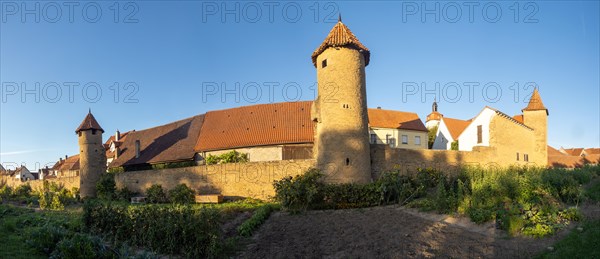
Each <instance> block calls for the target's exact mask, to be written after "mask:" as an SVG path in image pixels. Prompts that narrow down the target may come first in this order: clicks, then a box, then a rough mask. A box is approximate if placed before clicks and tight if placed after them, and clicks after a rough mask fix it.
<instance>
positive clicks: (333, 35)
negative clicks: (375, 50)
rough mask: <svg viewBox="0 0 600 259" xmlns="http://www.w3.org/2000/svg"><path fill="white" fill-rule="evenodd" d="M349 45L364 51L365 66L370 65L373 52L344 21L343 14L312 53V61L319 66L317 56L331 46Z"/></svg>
mask: <svg viewBox="0 0 600 259" xmlns="http://www.w3.org/2000/svg"><path fill="white" fill-rule="evenodd" d="M342 46H348V47H352V48H356V49H358V50H359V51H361V52H362V53H363V55H364V56H365V66H367V65H369V57H370V56H371V52H370V51H369V49H368V48H367V47H365V46H364V45H363V44H362V43H360V41H358V39H357V38H356V36H354V34H353V33H352V32H351V31H350V29H348V27H346V25H344V23H342V18H341V16H340V17H339V18H338V22H337V24H335V26H333V28H332V29H331V31H330V32H329V35H327V38H325V40H324V41H323V43H321V46H319V47H318V48H317V49H316V50H315V52H313V54H312V56H311V57H312V62H313V64H314V65H315V67H316V66H317V57H318V56H319V55H321V53H323V51H325V50H326V49H327V48H329V47H342Z"/></svg>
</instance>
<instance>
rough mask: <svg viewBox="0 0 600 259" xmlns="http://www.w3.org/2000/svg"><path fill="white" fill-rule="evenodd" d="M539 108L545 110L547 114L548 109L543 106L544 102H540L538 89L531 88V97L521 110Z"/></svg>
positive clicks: (536, 109) (535, 109)
mask: <svg viewBox="0 0 600 259" xmlns="http://www.w3.org/2000/svg"><path fill="white" fill-rule="evenodd" d="M539 110H545V111H546V114H548V109H546V106H544V103H543V102H542V97H541V96H540V93H539V92H538V89H537V88H535V89H533V94H532V95H531V99H529V103H528V104H527V107H525V108H524V109H523V111H539Z"/></svg>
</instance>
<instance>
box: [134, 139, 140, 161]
mask: <svg viewBox="0 0 600 259" xmlns="http://www.w3.org/2000/svg"><path fill="white" fill-rule="evenodd" d="M140 151H141V150H140V141H139V140H136V141H135V158H140V153H141V152H140Z"/></svg>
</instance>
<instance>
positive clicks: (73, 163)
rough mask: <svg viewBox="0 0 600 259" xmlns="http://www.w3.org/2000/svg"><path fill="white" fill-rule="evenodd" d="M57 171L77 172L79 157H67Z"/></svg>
mask: <svg viewBox="0 0 600 259" xmlns="http://www.w3.org/2000/svg"><path fill="white" fill-rule="evenodd" d="M58 170H59V171H72V170H79V155H74V156H70V157H67V159H65V160H63V163H62V164H61V165H60V167H59V168H58Z"/></svg>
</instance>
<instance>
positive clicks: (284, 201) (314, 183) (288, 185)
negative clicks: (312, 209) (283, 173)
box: [273, 168, 323, 212]
mask: <svg viewBox="0 0 600 259" xmlns="http://www.w3.org/2000/svg"><path fill="white" fill-rule="evenodd" d="M322 177H323V174H322V173H321V172H320V171H319V170H318V169H314V168H313V169H309V170H308V171H307V172H306V173H305V174H303V175H297V176H294V177H291V176H288V177H285V178H283V179H281V180H279V181H275V182H274V183H273V186H274V187H275V200H277V201H278V202H279V203H281V206H282V208H283V209H284V210H288V211H291V212H300V211H304V210H306V209H308V207H309V205H310V204H312V203H314V202H318V201H319V198H320V197H319V196H318V194H319V189H320V188H321V186H322V183H321V178H322Z"/></svg>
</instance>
